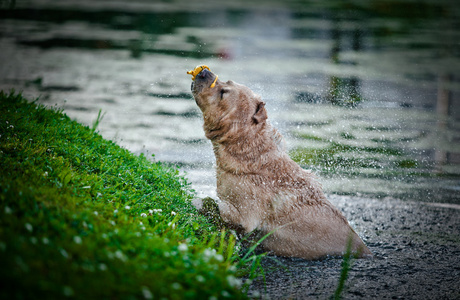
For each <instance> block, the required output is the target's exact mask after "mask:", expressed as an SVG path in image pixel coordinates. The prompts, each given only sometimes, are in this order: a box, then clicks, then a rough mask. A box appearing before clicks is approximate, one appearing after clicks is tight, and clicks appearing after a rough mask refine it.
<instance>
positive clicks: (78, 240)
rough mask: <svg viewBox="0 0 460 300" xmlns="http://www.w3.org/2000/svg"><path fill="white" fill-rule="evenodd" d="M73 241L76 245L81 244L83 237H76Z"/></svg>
mask: <svg viewBox="0 0 460 300" xmlns="http://www.w3.org/2000/svg"><path fill="white" fill-rule="evenodd" d="M73 241H74V242H75V244H81V237H79V236H78V235H76V236H74V237H73Z"/></svg>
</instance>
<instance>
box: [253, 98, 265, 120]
mask: <svg viewBox="0 0 460 300" xmlns="http://www.w3.org/2000/svg"><path fill="white" fill-rule="evenodd" d="M267 118H268V116H267V110H266V109H265V102H262V101H260V102H259V103H258V104H257V108H256V112H255V114H254V115H253V116H252V120H253V121H254V123H256V124H259V123H262V122H264V121H265V120H267Z"/></svg>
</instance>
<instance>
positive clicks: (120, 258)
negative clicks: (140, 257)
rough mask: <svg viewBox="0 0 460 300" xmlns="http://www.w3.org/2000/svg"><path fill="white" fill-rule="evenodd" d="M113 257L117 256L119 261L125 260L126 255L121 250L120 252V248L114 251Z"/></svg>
mask: <svg viewBox="0 0 460 300" xmlns="http://www.w3.org/2000/svg"><path fill="white" fill-rule="evenodd" d="M115 257H116V258H118V259H119V260H121V261H126V257H125V255H124V254H123V252H121V250H117V251H115Z"/></svg>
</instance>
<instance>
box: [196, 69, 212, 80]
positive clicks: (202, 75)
mask: <svg viewBox="0 0 460 300" xmlns="http://www.w3.org/2000/svg"><path fill="white" fill-rule="evenodd" d="M208 73H209V71H208V70H207V69H203V71H201V72H200V73H199V74H198V75H197V76H198V78H200V79H204V78H205V77H206V75H208Z"/></svg>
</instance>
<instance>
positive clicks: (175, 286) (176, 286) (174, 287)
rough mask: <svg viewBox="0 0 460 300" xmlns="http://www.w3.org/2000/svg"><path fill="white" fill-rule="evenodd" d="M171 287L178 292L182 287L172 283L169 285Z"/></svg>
mask: <svg viewBox="0 0 460 300" xmlns="http://www.w3.org/2000/svg"><path fill="white" fill-rule="evenodd" d="M171 287H172V288H173V289H174V290H179V289H180V288H181V287H182V286H181V285H180V283H178V282H174V283H173V284H171Z"/></svg>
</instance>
